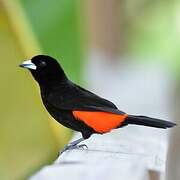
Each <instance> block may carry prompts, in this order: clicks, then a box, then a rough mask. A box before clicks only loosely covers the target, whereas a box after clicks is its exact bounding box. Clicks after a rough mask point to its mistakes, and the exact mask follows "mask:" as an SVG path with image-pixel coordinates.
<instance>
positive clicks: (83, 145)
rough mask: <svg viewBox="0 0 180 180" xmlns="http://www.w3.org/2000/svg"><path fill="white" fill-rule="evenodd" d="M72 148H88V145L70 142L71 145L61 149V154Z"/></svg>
mask: <svg viewBox="0 0 180 180" xmlns="http://www.w3.org/2000/svg"><path fill="white" fill-rule="evenodd" d="M72 149H88V146H87V145H86V144H80V145H77V144H76V145H74V144H71V143H70V144H69V145H67V146H65V147H64V149H63V150H62V151H60V153H59V155H61V154H62V153H63V152H65V151H67V150H72Z"/></svg>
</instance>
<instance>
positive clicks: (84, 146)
mask: <svg viewBox="0 0 180 180" xmlns="http://www.w3.org/2000/svg"><path fill="white" fill-rule="evenodd" d="M77 148H78V149H88V146H87V145H86V144H80V145H77Z"/></svg>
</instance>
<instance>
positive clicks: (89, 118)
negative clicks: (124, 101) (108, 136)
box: [72, 111, 128, 133]
mask: <svg viewBox="0 0 180 180" xmlns="http://www.w3.org/2000/svg"><path fill="white" fill-rule="evenodd" d="M72 113H73V115H74V117H75V118H76V119H77V120H80V121H83V122H84V123H85V124H87V125H88V126H89V127H91V128H93V129H94V130H95V131H96V132H98V133H106V132H109V131H110V130H112V129H114V128H117V127H118V126H120V125H121V124H122V122H124V120H125V119H126V117H127V116H128V115H127V114H122V115H120V114H113V113H110V112H94V111H93V112H91V111H72Z"/></svg>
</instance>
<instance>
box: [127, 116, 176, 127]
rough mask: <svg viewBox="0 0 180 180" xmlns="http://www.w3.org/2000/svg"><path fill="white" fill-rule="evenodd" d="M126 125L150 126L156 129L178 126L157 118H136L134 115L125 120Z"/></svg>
mask: <svg viewBox="0 0 180 180" xmlns="http://www.w3.org/2000/svg"><path fill="white" fill-rule="evenodd" d="M125 123H127V124H136V125H142V126H149V127H155V128H163V129H166V128H171V127H173V126H176V124H175V123H173V122H170V121H165V120H161V119H156V118H150V117H147V116H134V115H129V116H128V117H127V119H126V120H125Z"/></svg>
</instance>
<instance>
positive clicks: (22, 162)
mask: <svg viewBox="0 0 180 180" xmlns="http://www.w3.org/2000/svg"><path fill="white" fill-rule="evenodd" d="M120 6H121V27H120V29H121V30H122V31H123V32H124V34H123V36H124V39H125V44H124V48H123V53H124V54H128V55H129V56H133V57H138V58H139V59H140V60H143V61H145V60H146V59H151V60H152V59H153V58H148V57H153V56H156V57H157V56H158V57H161V58H159V59H160V61H161V59H163V60H162V62H161V63H163V64H166V66H167V67H168V68H169V70H170V71H172V73H174V74H176V75H177V76H179V70H180V61H179V56H180V54H179V42H180V41H179V40H180V22H179V16H180V14H179V12H178V7H179V6H180V2H179V1H178V0H173V1H168V0H165V1H163V0H159V1H154V2H152V1H150V0H139V1H138V0H136V1H133V2H132V1H130V0H129V1H122V2H121V4H120ZM0 10H1V11H0V39H1V43H0V54H1V66H0V69H1V76H0V79H1V86H0V89H1V91H0V92H1V94H0V99H1V103H0V113H1V119H0V179H7V180H9V179H24V178H25V177H27V176H28V175H31V174H32V172H34V171H35V170H37V169H39V168H40V167H42V165H45V164H48V163H51V162H52V161H53V160H55V158H56V157H57V153H58V151H59V149H60V148H62V146H63V145H64V144H65V143H67V140H68V139H69V138H70V135H71V132H70V130H67V129H66V128H63V127H61V126H60V125H58V124H57V123H55V121H52V120H51V118H50V117H49V115H48V114H47V112H46V111H45V109H44V108H43V107H42V104H41V100H40V98H39V90H38V88H37V85H36V83H35V82H34V81H33V80H32V77H31V76H30V74H29V72H27V71H23V70H22V69H19V68H18V64H20V63H21V62H22V61H24V60H25V59H28V58H31V57H32V56H33V55H36V54H39V53H43V54H48V55H51V56H53V57H55V58H57V59H58V60H59V62H60V63H61V64H62V66H63V68H64V69H65V71H66V72H67V74H68V76H69V77H70V79H72V80H73V81H75V82H77V83H79V84H82V79H83V77H82V72H83V66H84V59H85V54H86V52H87V49H88V45H89V44H88V42H87V40H88V36H89V31H88V27H87V19H86V16H85V14H86V11H87V6H86V5H85V2H84V1H73V0H69V1H66V0H61V1H55V0H52V1H48V0H39V1H30V0H14V1H10V0H2V1H1V2H0ZM140 60H139V61H140ZM49 119H50V121H49Z"/></svg>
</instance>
